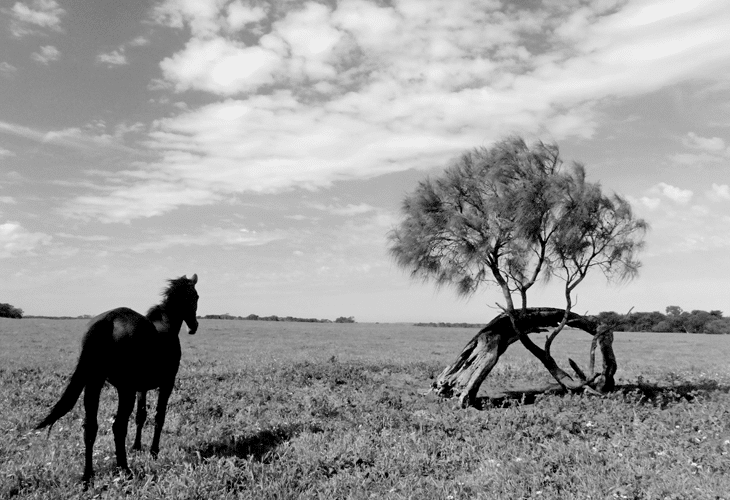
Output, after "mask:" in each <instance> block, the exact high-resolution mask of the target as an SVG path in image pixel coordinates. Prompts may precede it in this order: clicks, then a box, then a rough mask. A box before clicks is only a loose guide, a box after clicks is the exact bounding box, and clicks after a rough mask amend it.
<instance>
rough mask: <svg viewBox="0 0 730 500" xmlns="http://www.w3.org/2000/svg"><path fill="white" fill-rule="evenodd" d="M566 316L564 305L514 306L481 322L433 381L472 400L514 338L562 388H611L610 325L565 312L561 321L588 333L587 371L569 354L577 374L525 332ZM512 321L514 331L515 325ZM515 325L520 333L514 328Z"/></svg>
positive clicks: (465, 402)
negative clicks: (511, 310)
mask: <svg viewBox="0 0 730 500" xmlns="http://www.w3.org/2000/svg"><path fill="white" fill-rule="evenodd" d="M565 317H566V311H565V310H564V309H557V308H551V307H540V308H527V309H525V310H522V311H516V312H515V313H514V314H513V316H510V315H509V314H508V313H506V312H504V313H502V314H500V315H499V316H497V317H496V318H494V319H493V320H492V321H491V322H490V323H489V324H488V325H487V326H485V327H484V328H482V329H481V330H480V331H479V333H477V334H476V335H475V336H474V338H472V339H471V340H470V341H469V342H468V343H467V344H466V346H465V347H464V349H463V350H462V351H461V353H460V354H459V356H458V357H457V358H456V360H455V361H454V362H453V363H452V364H451V365H449V366H447V367H446V368H445V369H444V370H443V371H442V372H441V374H440V375H439V376H438V377H437V378H436V380H435V381H434V383H433V389H434V390H435V391H436V393H437V394H438V395H439V396H442V397H446V398H450V397H459V401H460V403H461V406H462V407H466V406H472V405H474V402H475V400H476V396H477V392H478V391H479V387H480V386H481V384H482V382H483V381H484V379H485V378H486V377H487V375H489V372H490V371H491V370H492V368H494V366H495V365H496V364H497V361H498V360H499V357H500V356H501V355H502V354H504V352H505V351H506V350H507V348H508V347H509V346H510V345H512V344H513V343H515V342H517V341H518V340H521V341H522V343H523V344H525V343H527V344H528V345H529V347H528V346H527V345H526V347H527V348H528V350H529V351H530V352H532V353H533V354H534V355H535V356H536V357H537V358H538V359H540V361H541V362H542V363H543V365H545V367H546V368H547V369H548V371H549V372H550V374H551V375H553V377H554V378H555V380H557V381H558V383H559V384H560V385H561V386H562V387H564V388H565V389H570V390H577V389H584V388H588V389H590V390H595V391H598V392H607V391H611V390H613V388H614V386H615V380H614V378H613V377H614V375H615V373H616V367H617V365H616V356H615V355H614V352H613V330H612V329H611V327H610V326H609V325H606V324H599V323H597V322H596V321H595V320H594V319H593V318H590V317H586V316H581V315H579V314H575V313H572V312H568V314H567V320H566V321H565V326H569V327H572V328H578V329H580V330H583V331H584V332H586V333H588V334H590V335H592V336H593V342H592V343H591V351H590V353H589V363H588V375H586V374H585V371H584V370H582V369H581V368H580V367H579V366H578V364H577V363H576V362H575V361H573V360H570V364H571V367H572V368H573V370H574V371H575V372H576V376H577V379H578V380H576V379H575V378H573V377H571V376H570V375H568V374H567V373H566V372H565V371H563V370H562V369H561V368H560V367H559V366H558V365H557V363H556V362H555V360H554V359H553V358H552V356H551V355H550V354H549V351H548V352H546V350H545V349H541V348H540V347H538V346H537V345H536V344H534V343H533V342H532V340H531V339H530V338H529V334H530V333H537V332H546V331H549V329H550V328H553V331H552V333H554V332H555V330H554V329H555V328H558V327H559V326H560V324H561V323H562V322H563V319H564V318H565ZM515 325H516V327H517V331H516V329H515ZM518 331H519V332H520V333H518ZM596 347H600V352H601V354H602V358H603V368H602V370H601V371H600V372H596V373H594V370H595V350H596Z"/></svg>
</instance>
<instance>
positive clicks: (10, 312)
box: [0, 303, 23, 319]
mask: <svg viewBox="0 0 730 500" xmlns="http://www.w3.org/2000/svg"><path fill="white" fill-rule="evenodd" d="M22 317H23V310H22V309H18V308H17V307H13V306H11V305H10V304H5V303H0V318H16V319H20V318H22Z"/></svg>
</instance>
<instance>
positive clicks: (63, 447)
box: [0, 319, 730, 499]
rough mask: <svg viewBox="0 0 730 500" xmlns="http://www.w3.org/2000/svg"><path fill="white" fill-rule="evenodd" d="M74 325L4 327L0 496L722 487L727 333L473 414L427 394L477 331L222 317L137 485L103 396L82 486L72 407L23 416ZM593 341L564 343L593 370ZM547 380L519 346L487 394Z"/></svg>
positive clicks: (492, 493) (35, 404) (620, 346)
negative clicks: (602, 378) (601, 390)
mask: <svg viewBox="0 0 730 500" xmlns="http://www.w3.org/2000/svg"><path fill="white" fill-rule="evenodd" d="M83 325H84V322H83V321H75V320H63V321H61V320H42V319H31V320H0V367H2V368H0V433H2V434H1V435H2V436H3V437H2V439H1V440H0V498H3V499H4V498H49V499H50V498H127V497H129V498H202V499H208V498H371V497H372V498H419V499H421V498H439V499H448V498H451V499H456V498H509V499H517V498H555V499H568V498H576V499H586V498H601V499H602V498H647V499H649V498H651V499H654V498H659V499H664V498H669V499H718V498H726V499H728V498H730V494H729V493H728V492H730V454H729V453H730V363H729V362H728V355H730V337H716V336H706V335H681V334H649V333H645V334H624V333H618V334H617V335H616V341H615V349H616V355H617V358H618V362H619V372H618V374H617V379H618V382H619V384H620V389H619V390H618V391H616V392H615V393H613V394H611V395H609V396H607V397H603V398H600V397H593V396H580V395H560V394H551V395H541V396H538V398H537V399H536V401H535V402H534V403H533V404H520V403H519V402H516V403H515V402H512V403H509V404H505V405H504V406H501V407H495V406H489V405H486V409H485V410H483V411H478V410H474V409H469V410H457V409H455V402H454V401H441V400H438V399H436V398H435V397H433V396H431V395H427V396H424V395H423V394H422V393H423V392H425V391H426V389H427V388H428V386H429V384H430V383H431V379H432V377H433V376H434V375H435V374H436V373H438V372H439V371H440V370H441V369H442V368H443V367H444V366H445V365H447V364H448V363H450V362H451V361H452V360H453V358H454V357H455V356H456V355H457V354H458V352H459V351H460V350H461V348H462V347H463V346H464V344H465V343H466V342H467V340H469V338H471V336H472V335H474V334H475V333H476V331H475V330H471V329H458V328H443V329H441V328H429V327H413V326H409V325H375V324H344V325H325V324H300V323H264V322H247V321H216V320H206V321H201V325H200V329H199V334H198V335H195V336H188V335H186V334H185V333H181V339H182V341H183V363H182V366H181V370H180V374H179V376H178V382H177V387H176V390H175V392H174V393H173V396H172V398H171V401H170V407H169V410H168V417H167V423H166V426H165V432H164V433H163V438H162V446H161V448H162V449H161V452H160V456H159V458H158V459H157V460H152V459H151V457H150V456H149V454H148V453H146V452H143V453H138V454H134V453H130V466H131V468H132V470H133V472H134V478H133V479H131V480H128V479H126V478H124V477H121V476H119V475H118V474H117V472H116V470H115V468H114V449H113V441H112V433H111V423H112V420H113V415H114V412H115V409H116V395H115V392H114V390H113V389H112V388H107V389H106V390H105V391H104V393H103V394H102V405H101V408H100V411H99V422H100V430H99V439H98V440H97V444H96V447H95V467H96V472H97V476H96V480H95V485H94V488H93V489H90V490H89V491H88V492H82V491H81V488H80V476H81V473H82V468H83V465H82V462H83V451H84V450H83V443H82V432H83V430H82V425H81V423H82V418H83V410H82V408H81V405H80V404H79V405H77V407H76V408H75V409H74V410H73V411H72V412H71V413H70V414H69V415H67V416H66V417H64V418H63V419H61V420H60V421H59V422H58V423H57V424H56V426H55V427H54V428H53V431H52V432H51V435H50V438H47V437H46V435H45V433H38V432H34V431H32V430H31V429H32V426H33V424H34V423H35V422H37V421H38V419H40V418H41V417H42V416H44V415H45V412H47V410H48V408H49V407H50V406H51V405H52V404H53V403H54V402H55V401H56V399H57V398H58V396H59V395H60V393H61V391H62V390H63V387H64V386H65V383H66V380H67V376H68V374H69V373H70V372H71V370H72V369H73V366H74V364H75V360H76V356H77V354H78V342H79V338H80V335H81V332H82V331H83ZM589 339H590V337H588V336H587V335H586V334H583V333H581V332H570V331H568V332H564V333H562V334H561V335H560V336H559V337H558V343H557V345H556V346H555V347H554V352H557V353H561V355H560V356H559V360H560V361H561V362H564V361H565V356H566V355H570V356H571V357H573V359H575V360H576V361H578V362H579V363H580V364H582V365H584V366H585V365H586V358H587V352H588V342H589ZM563 353H564V354H563ZM565 365H566V366H567V363H566V364H565ZM547 381H549V376H548V375H547V374H546V373H545V372H544V369H542V368H541V367H540V366H539V365H538V364H537V363H535V362H534V361H533V360H532V359H530V356H529V354H527V353H526V352H525V350H524V349H523V348H522V347H521V346H519V345H515V346H513V347H512V348H510V350H509V351H508V352H507V354H506V355H505V357H504V358H503V359H502V360H500V363H499V364H498V365H497V367H496V369H495V370H494V371H493V373H492V374H491V375H490V377H489V378H488V379H487V382H486V383H485V384H484V386H483V392H482V394H483V395H486V394H491V393H492V392H498V391H500V390H502V389H505V388H511V387H514V386H525V385H528V386H539V385H542V384H544V383H545V382H547ZM152 400H154V398H152ZM131 430H133V427H132V426H131V425H130V434H131V433H132V432H131ZM145 438H146V443H145V444H146V445H148V443H149V440H150V439H151V428H148V429H146V434H145Z"/></svg>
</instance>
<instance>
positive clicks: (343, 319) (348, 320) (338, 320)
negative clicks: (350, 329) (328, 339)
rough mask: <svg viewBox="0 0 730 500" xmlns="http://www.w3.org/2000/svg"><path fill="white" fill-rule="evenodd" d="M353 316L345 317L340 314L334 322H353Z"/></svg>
mask: <svg viewBox="0 0 730 500" xmlns="http://www.w3.org/2000/svg"><path fill="white" fill-rule="evenodd" d="M354 322H355V317H354V316H348V317H347V318H346V317H344V316H340V317H339V318H337V319H336V320H335V323H354Z"/></svg>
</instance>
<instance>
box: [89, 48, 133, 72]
mask: <svg viewBox="0 0 730 500" xmlns="http://www.w3.org/2000/svg"><path fill="white" fill-rule="evenodd" d="M96 62H97V63H99V64H106V65H107V67H109V68H113V67H114V66H123V65H125V64H129V63H128V62H127V56H126V55H125V54H124V47H122V48H120V49H118V50H112V51H111V52H106V53H101V54H98V55H97V56H96Z"/></svg>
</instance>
